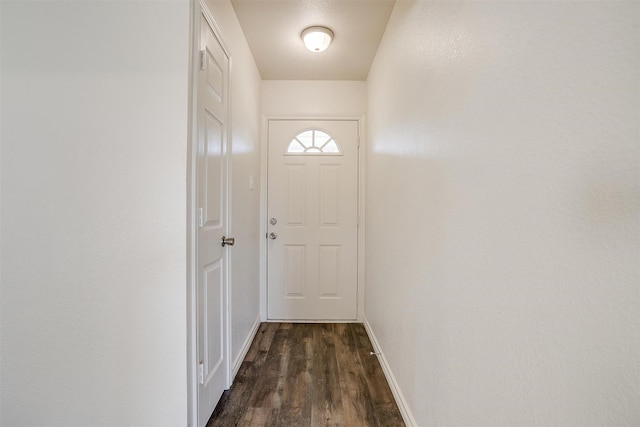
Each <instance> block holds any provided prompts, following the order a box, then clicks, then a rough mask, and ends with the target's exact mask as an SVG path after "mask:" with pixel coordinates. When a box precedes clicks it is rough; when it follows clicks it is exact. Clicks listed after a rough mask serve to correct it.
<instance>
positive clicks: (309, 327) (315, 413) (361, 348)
mask: <svg viewBox="0 0 640 427" xmlns="http://www.w3.org/2000/svg"><path fill="white" fill-rule="evenodd" d="M372 351H373V348H372V346H371V342H370V341H369V337H368V336H367V333H366V331H365V329H364V326H363V325H361V324H356V323H330V324H323V323H315V324H309V323H263V324H262V325H260V328H259V329H258V332H257V334H256V337H255V339H254V341H253V343H252V344H251V348H250V349H249V352H248V353H247V356H246V357H245V359H244V362H243V363H242V366H241V367H240V370H239V371H238V374H237V375H236V378H235V381H234V384H233V386H232V387H231V389H229V390H227V391H225V392H224V394H223V395H222V398H221V399H220V402H219V403H218V406H216V409H215V411H214V412H213V415H212V416H211V419H210V420H209V422H208V424H207V427H214V426H225V427H227V426H271V427H276V426H277V427H307V426H309V427H318V426H332V427H339V426H347V427H359V426H363V427H364V426H379V427H395V426H404V423H403V421H402V416H401V415H400V411H399V410H398V407H397V406H396V403H395V400H394V399H393V395H392V394H391V390H390V389H389V385H388V384H387V381H386V378H385V377H384V374H383V372H382V368H381V367H380V364H379V363H378V358H377V357H376V356H375V355H371V354H370V352H372Z"/></svg>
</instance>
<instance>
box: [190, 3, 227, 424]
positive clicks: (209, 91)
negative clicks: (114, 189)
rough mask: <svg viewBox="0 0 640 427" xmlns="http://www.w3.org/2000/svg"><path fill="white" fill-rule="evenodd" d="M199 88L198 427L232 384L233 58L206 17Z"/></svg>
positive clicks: (203, 25) (201, 41)
mask: <svg viewBox="0 0 640 427" xmlns="http://www.w3.org/2000/svg"><path fill="white" fill-rule="evenodd" d="M199 62H200V64H199V65H200V71H199V72H198V77H197V80H198V81H197V84H198V93H197V108H198V111H197V112H196V114H197V122H198V123H197V127H198V129H197V132H198V145H197V153H196V180H197V182H196V209H197V212H196V215H197V218H196V223H197V227H198V228H197V234H196V236H197V237H196V251H197V255H196V256H197V260H196V269H197V295H196V312H197V324H196V328H197V357H198V427H203V426H205V425H206V423H207V421H208V420H209V418H210V417H211V414H212V413H213V410H214V409H215V406H216V404H217V402H218V400H219V399H220V396H221V395H222V392H223V391H224V389H225V388H226V387H227V386H228V384H227V383H228V382H229V378H228V377H229V362H228V350H227V349H228V338H227V333H226V331H227V329H226V328H227V294H228V292H227V274H228V273H227V251H228V250H229V249H228V248H226V247H223V246H222V244H221V240H222V236H223V235H225V233H226V232H227V231H228V230H227V143H226V141H227V128H228V124H227V117H228V111H227V106H228V69H229V58H228V57H227V55H226V53H225V52H224V49H223V48H222V45H221V44H220V42H219V41H218V39H217V38H216V35H215V34H214V33H213V30H212V29H211V26H210V25H209V23H208V21H207V19H206V18H205V17H204V15H201V19H200V58H199Z"/></svg>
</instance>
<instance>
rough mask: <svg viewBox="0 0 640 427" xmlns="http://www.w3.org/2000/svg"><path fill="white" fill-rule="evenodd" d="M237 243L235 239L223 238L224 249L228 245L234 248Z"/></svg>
mask: <svg viewBox="0 0 640 427" xmlns="http://www.w3.org/2000/svg"><path fill="white" fill-rule="evenodd" d="M235 243H236V239H235V237H224V236H222V247H223V248H224V247H225V246H226V245H229V246H233V245H235Z"/></svg>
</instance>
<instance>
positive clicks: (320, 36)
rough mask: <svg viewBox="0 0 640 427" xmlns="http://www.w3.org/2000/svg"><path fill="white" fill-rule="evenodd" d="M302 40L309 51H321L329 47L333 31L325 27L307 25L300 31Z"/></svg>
mask: <svg viewBox="0 0 640 427" xmlns="http://www.w3.org/2000/svg"><path fill="white" fill-rule="evenodd" d="M301 37H302V41H303V42H304V45H305V46H306V47H307V49H309V50H310V51H311V52H322V51H323V50H326V49H327V48H328V47H329V44H331V39H333V31H331V30H330V29H328V28H326V27H309V28H307V29H306V30H304V31H303V32H302V35H301Z"/></svg>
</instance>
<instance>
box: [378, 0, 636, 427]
mask: <svg viewBox="0 0 640 427" xmlns="http://www.w3.org/2000/svg"><path fill="white" fill-rule="evenodd" d="M639 16H640V5H639V4H638V3H636V2H589V3H587V2H426V1H400V2H398V3H397V4H396V6H395V10H394V12H393V15H392V17H391V21H390V23H389V26H388V28H387V31H386V33H385V36H384V38H383V40H382V44H381V46H380V49H379V51H378V54H377V57H376V59H375V62H374V64H373V67H372V70H371V72H370V74H369V80H368V110H367V123H368V152H367V158H368V162H367V176H368V179H367V189H368V191H367V205H366V212H367V222H366V225H367V236H366V237H367V240H366V242H367V243H366V253H367V258H366V272H367V274H366V286H367V294H366V315H367V318H368V321H369V322H370V324H371V327H372V329H373V332H374V334H375V336H376V337H377V338H378V340H379V342H380V345H381V347H382V351H383V352H384V354H385V357H386V359H387V360H388V363H389V366H390V367H391V370H392V372H393V374H394V376H395V377H396V380H397V381H398V384H399V386H400V389H401V391H402V393H403V394H404V396H405V398H406V401H407V403H408V405H409V408H410V410H411V412H412V413H413V416H414V417H415V419H416V421H417V424H418V425H421V426H438V425H450V426H465V425H470V426H471V425H473V426H489V425H495V426H497V425H517V426H533V425H557V426H559V425H562V426H589V425H591V426H602V425H608V426H613V425H638V424H640V406H639V405H638V402H640V396H639V395H638V393H639V392H638V383H639V382H640V378H639V371H638V366H639V363H640V358H639V351H640V340H639V332H638V307H640V298H639V297H640V288H639V287H638V284H639V283H640V267H639V266H640V263H639V262H638V260H639V259H640V258H639V255H640V251H639V234H638V230H639V229H640V216H639V214H638V212H639V211H638V209H639V200H640V191H639V188H638V184H639V182H640V179H639V178H640V175H639V163H638V161H639V159H640V152H639V142H638V141H639V140H640V138H639V137H640V132H639V123H638V122H639V116H638V107H639V104H638V100H639V99H640V83H639V82H640V72H639V70H640V68H639V67H640V56H639V55H638V52H640V38H639V34H638V25H639V24H640V21H639Z"/></svg>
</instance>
